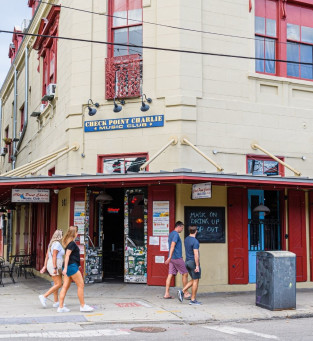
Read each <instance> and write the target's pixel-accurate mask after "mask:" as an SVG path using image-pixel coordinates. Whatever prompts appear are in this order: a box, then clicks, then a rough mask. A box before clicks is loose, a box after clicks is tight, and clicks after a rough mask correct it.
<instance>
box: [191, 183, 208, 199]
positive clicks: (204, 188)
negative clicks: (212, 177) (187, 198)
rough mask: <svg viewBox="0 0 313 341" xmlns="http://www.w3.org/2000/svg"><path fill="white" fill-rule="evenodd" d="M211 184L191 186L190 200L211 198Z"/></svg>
mask: <svg viewBox="0 0 313 341" xmlns="http://www.w3.org/2000/svg"><path fill="white" fill-rule="evenodd" d="M211 188H212V187H211V182H205V183H203V184H194V185H192V192H191V199H205V198H211V197H212V189H211Z"/></svg>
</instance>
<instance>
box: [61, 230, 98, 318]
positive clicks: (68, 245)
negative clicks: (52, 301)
mask: <svg viewBox="0 0 313 341" xmlns="http://www.w3.org/2000/svg"><path fill="white" fill-rule="evenodd" d="M77 234H78V228H77V226H70V227H69V229H68V231H67V232H66V234H65V236H64V238H63V242H62V243H63V246H64V248H65V258H64V269H63V272H62V273H63V275H64V282H63V287H62V290H61V292H60V306H59V308H58V310H57V311H58V313H67V312H69V311H70V309H68V308H67V307H65V306H64V298H65V295H66V293H67V290H68V289H69V287H70V286H71V283H72V281H74V282H75V283H76V285H77V296H78V299H79V302H80V311H93V308H92V307H90V306H89V305H87V304H85V300H84V280H83V276H82V274H81V272H80V271H79V267H80V253H79V247H78V246H77V245H76V243H75V239H76V237H77Z"/></svg>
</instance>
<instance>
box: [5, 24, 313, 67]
mask: <svg viewBox="0 0 313 341" xmlns="http://www.w3.org/2000/svg"><path fill="white" fill-rule="evenodd" d="M0 33H9V34H14V33H15V32H14V31H7V30H0ZM19 34H20V35H24V36H31V37H43V38H52V39H60V40H69V41H77V42H83V43H93V44H103V45H111V46H112V45H113V46H124V47H133V48H140V49H147V50H155V51H163V52H176V53H188V54H195V55H202V56H213V57H225V58H237V59H246V60H261V61H267V62H278V63H290V64H296V65H308V66H313V63H306V62H301V61H299V62H297V61H292V60H284V59H270V58H260V57H249V56H240V55H231V54H223V53H213V52H202V51H191V50H180V49H170V48H165V47H155V46H144V45H134V44H123V43H112V42H107V41H101V40H89V39H79V38H70V37H60V36H51V35H46V34H36V33H28V32H25V33H19Z"/></svg>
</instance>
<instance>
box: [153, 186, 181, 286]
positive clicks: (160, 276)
mask: <svg viewBox="0 0 313 341" xmlns="http://www.w3.org/2000/svg"><path fill="white" fill-rule="evenodd" d="M153 201H169V202H170V212H169V214H170V221H169V223H170V232H171V231H173V229H174V225H175V186H151V187H149V193H148V250H147V253H148V255H147V283H148V285H162V286H165V281H166V278H167V275H168V265H165V264H162V263H155V256H163V257H164V260H166V259H167V256H168V251H160V245H149V238H150V236H153V224H152V223H153V212H152V211H153ZM159 238H160V237H159ZM171 284H172V285H174V280H173V282H172V283H171Z"/></svg>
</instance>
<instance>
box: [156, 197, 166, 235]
mask: <svg viewBox="0 0 313 341" xmlns="http://www.w3.org/2000/svg"><path fill="white" fill-rule="evenodd" d="M169 216H170V202H169V201H153V235H154V236H168V234H169V229H170V217H169Z"/></svg>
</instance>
